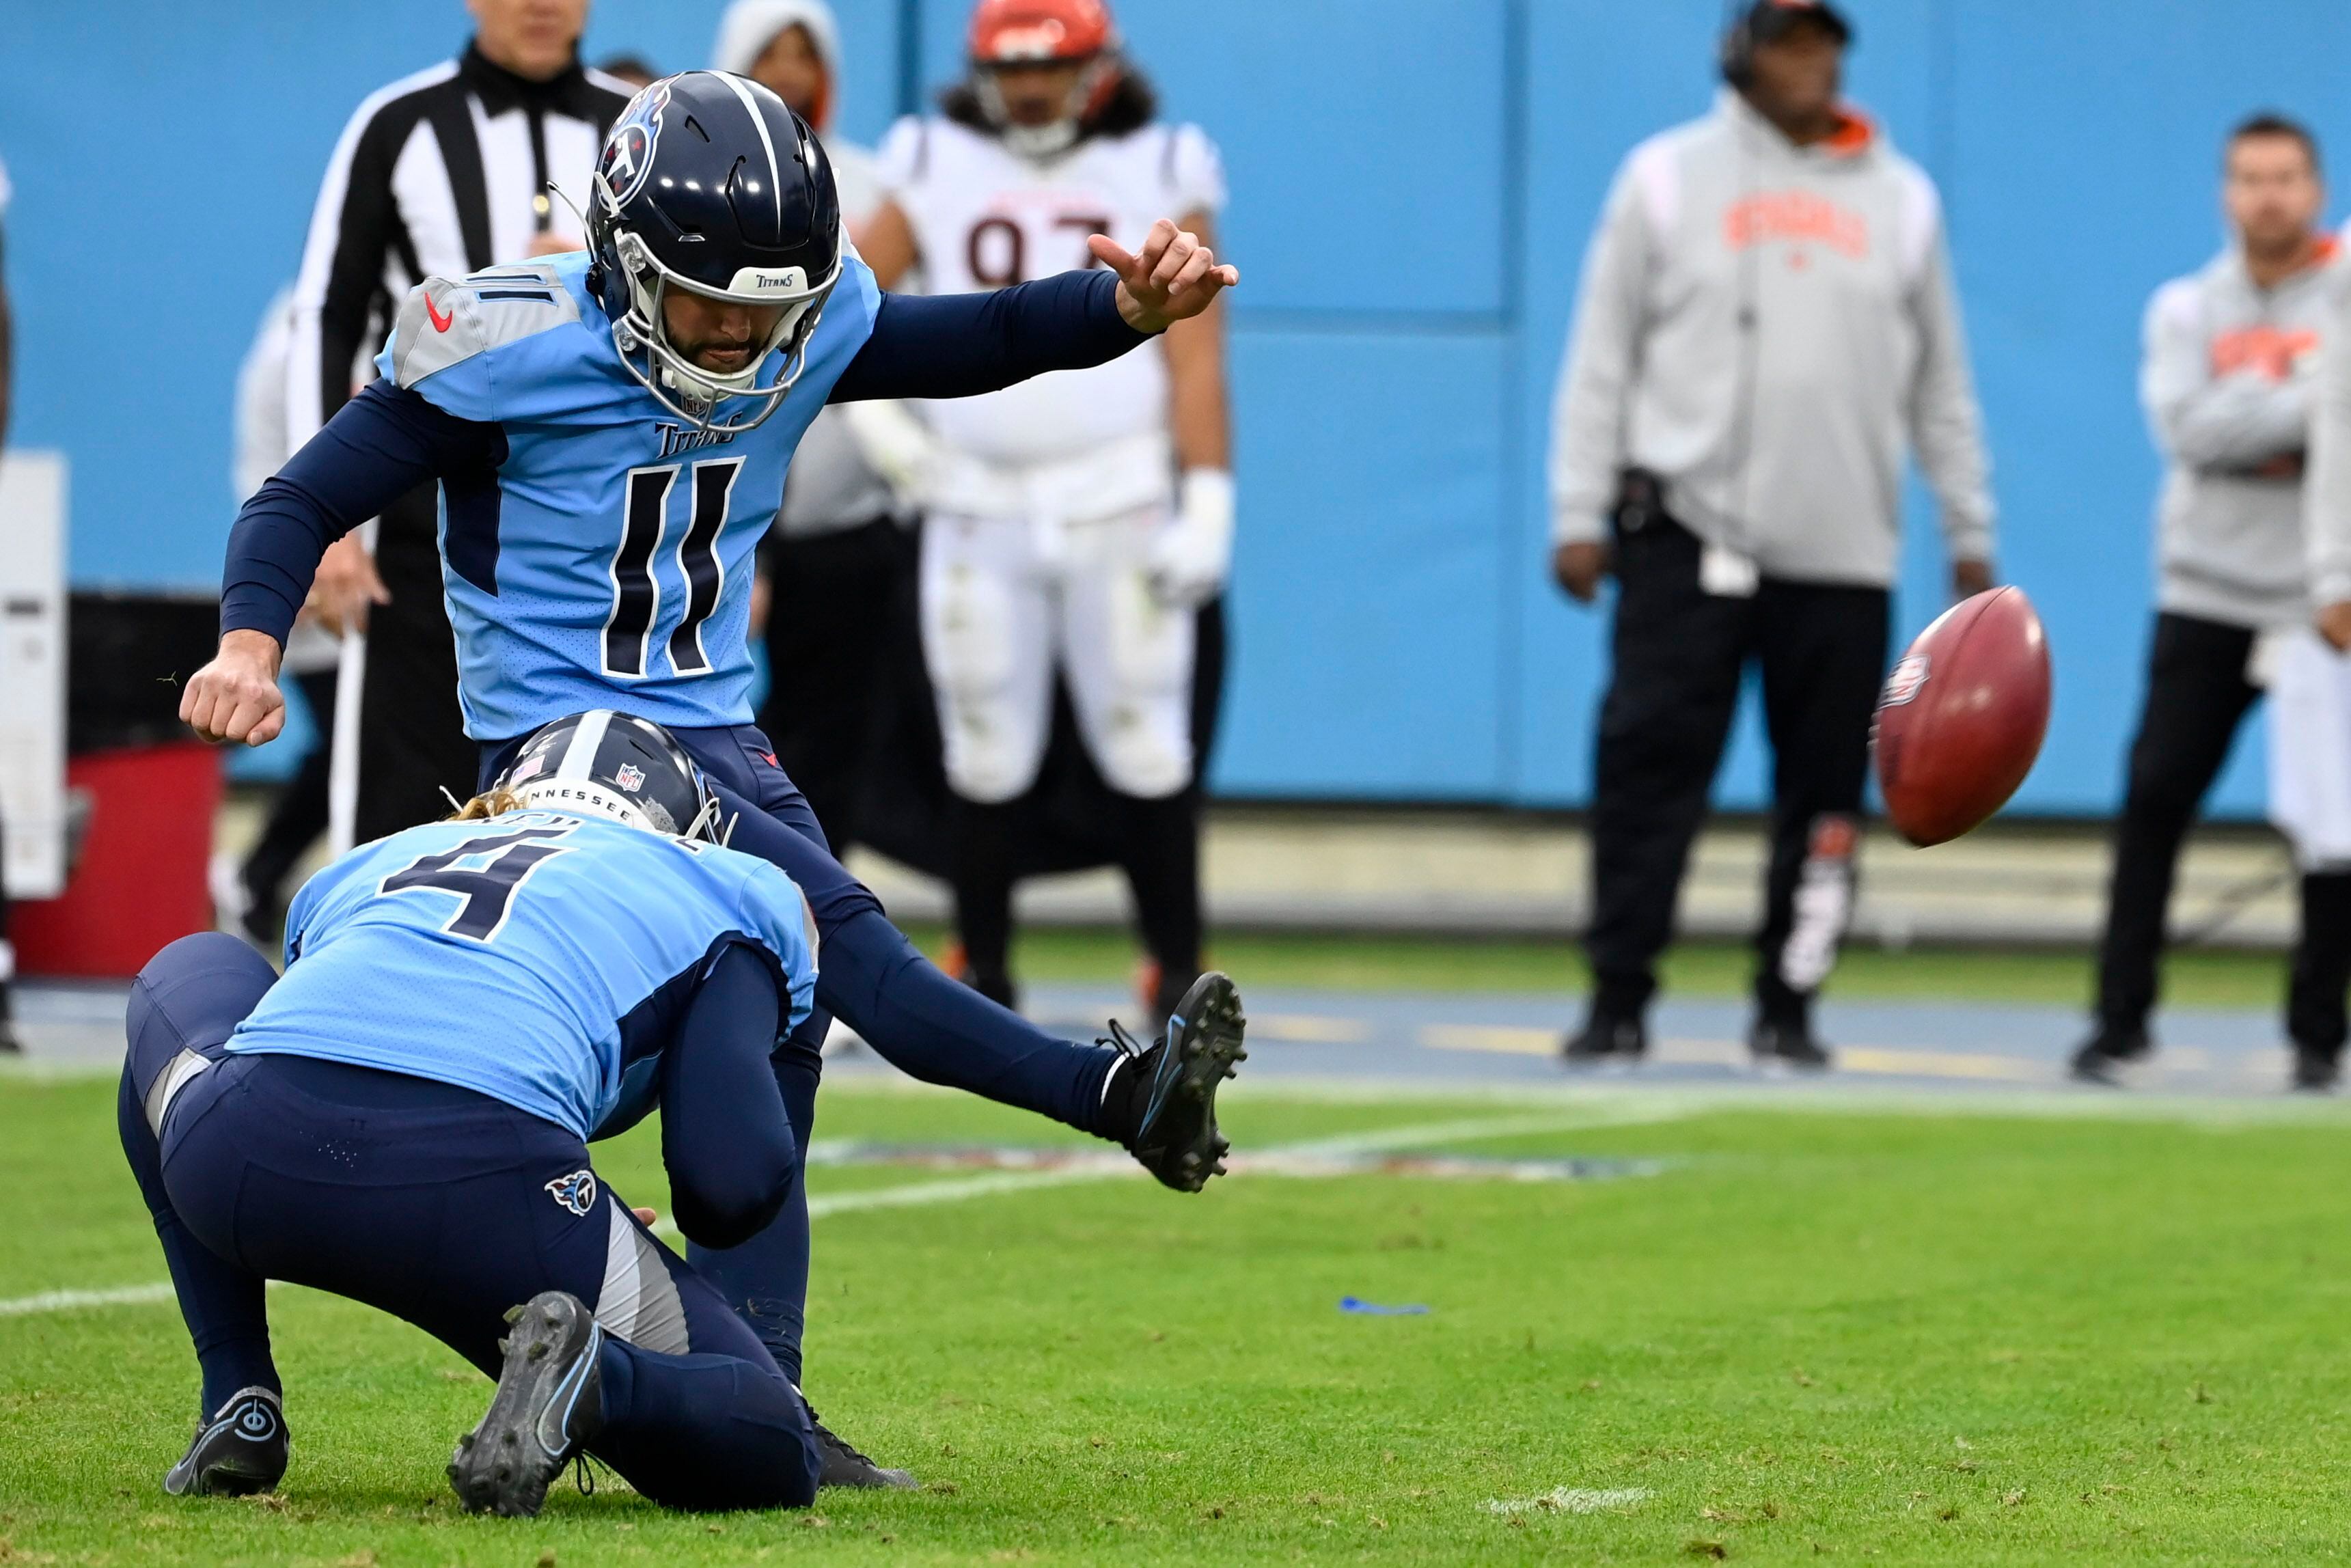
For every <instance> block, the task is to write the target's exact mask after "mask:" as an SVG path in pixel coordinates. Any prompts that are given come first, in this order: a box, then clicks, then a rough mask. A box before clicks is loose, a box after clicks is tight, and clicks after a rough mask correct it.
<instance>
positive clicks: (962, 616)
mask: <svg viewBox="0 0 2351 1568" xmlns="http://www.w3.org/2000/svg"><path fill="white" fill-rule="evenodd" d="M970 57H971V71H970V76H969V78H968V79H967V81H965V82H964V83H963V84H961V85H959V86H957V87H956V88H954V89H950V90H949V91H947V92H946V94H945V95H943V96H942V98H941V100H940V110H941V111H940V113H938V114H937V115H935V116H932V117H930V118H927V119H919V120H917V119H909V120H902V121H901V122H900V123H899V124H898V126H897V127H896V128H895V129H894V130H893V131H892V132H891V134H890V137H889V139H888V141H886V142H885V143H884V145H883V149H882V154H881V161H882V178H883V186H884V188H885V189H886V190H888V191H889V193H890V197H889V200H887V201H886V202H885V203H883V205H882V206H881V207H880V208H879V209H877V211H876V213H875V214H874V217H873V218H872V221H871V222H870V223H869V224H868V225H865V227H864V228H863V229H862V231H861V233H860V234H859V235H858V244H859V247H860V249H861V250H862V252H863V254H864V256H865V259H866V261H867V263H868V264H869V265H870V266H871V267H872V268H873V272H874V275H875V277H877V278H878V279H879V280H880V282H881V284H882V286H883V287H884V288H895V287H901V285H902V281H903V280H904V277H906V275H907V274H909V273H910V272H913V271H914V270H915V269H916V268H919V269H920V272H921V276H922V278H923V281H924V284H925V287H927V288H928V289H929V290H930V291H931V292H934V293H941V294H946V293H956V292H962V291H965V290H972V289H984V288H996V287H1003V286H1004V285H1007V284H1011V283H1017V282H1020V281H1023V280H1026V279H1029V278H1036V277H1045V276H1048V275H1050V274H1052V273H1056V272H1062V271H1067V270H1071V269H1073V268H1080V267H1088V266H1092V265H1098V264H1096V263H1094V261H1093V259H1092V256H1091V255H1090V253H1089V252H1088V250H1087V248H1086V236H1087V235H1092V234H1106V235H1110V236H1111V237H1112V238H1113V239H1114V240H1117V241H1118V242H1119V243H1121V244H1122V245H1127V246H1134V245H1137V244H1140V243H1141V241H1142V237H1143V235H1144V233H1145V232H1146V231H1147V230H1148V229H1149V228H1150V226H1151V224H1152V222H1153V220H1154V219H1155V217H1157V216H1158V215H1160V214H1165V213H1175V214H1181V216H1180V217H1179V218H1178V220H1177V221H1178V223H1179V224H1180V225H1182V226H1183V227H1184V228H1185V229H1186V230H1189V231H1191V232H1192V233H1195V234H1196V235H1199V236H1200V238H1201V240H1202V242H1203V243H1209V244H1212V243H1213V241H1212V239H1211V237H1210V236H1211V235H1212V234H1213V232H1214V222H1215V217H1216V214H1217V210H1218V209H1219V208H1221V207H1222V205H1223V204H1224V199H1225V188H1224V173H1223V170H1222V167H1221V165H1220V164H1219V162H1218V160H1217V150H1216V147H1215V145H1214V144H1213V143H1212V142H1210V141H1209V140H1208V138H1207V136H1206V135H1205V134H1203V133H1202V132H1201V131H1200V130H1199V128H1198V127H1196V126H1193V125H1171V124H1167V123H1165V122H1163V121H1161V120H1158V119H1157V117H1156V112H1155V104H1154V100H1153V97H1152V94H1151V91H1150V89H1149V88H1148V86H1147V85H1146V84H1145V83H1144V81H1143V79H1142V78H1141V77H1140V76H1139V75H1138V74H1137V73H1136V72H1135V71H1134V68H1132V67H1131V66H1129V65H1128V64H1127V63H1126V61H1125V60H1124V59H1123V57H1121V55H1120V53H1119V47H1118V37H1117V33H1116V30H1115V27H1114V26H1113V22H1112V20H1111V16H1110V13H1109V11H1108V10H1107V9H1106V8H1105V7H1104V6H1103V5H1102V0H981V3H980V5H978V7H977V10H975V11H974V13H973V15H972V20H971V29H970ZM1223 331H1224V328H1223V322H1222V311H1221V309H1211V310H1210V312H1209V313H1208V314H1207V315H1205V316H1202V317H1200V318H1198V319H1196V320H1190V321H1186V322H1182V323H1179V324H1178V325H1177V327H1176V328H1175V329H1174V330H1171V331H1170V332H1168V333H1167V334H1166V337H1165V340H1164V351H1159V350H1146V351H1144V352H1142V353H1136V354H1130V355H1128V356H1126V357H1125V358H1124V359H1123V360H1120V361H1114V362H1113V363H1111V364H1106V365H1102V366H1100V367H1097V368H1095V369H1093V370H1088V371H1061V372H1058V373H1055V374H1052V375H1047V376H1040V377H1039V378H1038V379H1037V380H1035V381H1033V382H1028V383H1026V384H1024V385H1021V386H1017V387H1012V388H1009V389H1008V390H1006V391H1004V392H991V393H989V394H987V395H986V396H984V397H976V398H967V399H963V400H961V401H958V402H935V403H926V404H918V405H915V413H916V414H917V416H918V417H919V418H920V419H921V420H922V421H923V423H924V424H925V427H926V429H927V431H928V433H929V436H930V438H931V441H930V444H929V446H928V449H927V451H926V452H925V454H924V455H923V456H922V458H921V460H920V462H919V469H920V475H919V477H918V478H917V479H916V480H915V481H914V488H915V489H916V491H917V493H918V495H919V498H920V499H921V500H922V502H923V503H924V505H925V508H926V513H927V517H926V520H925V527H924V532H923V559H922V598H923V617H922V620H923V645H924V655H925V662H926V664H928V666H929V670H930V675H931V680H932V684H933V685H934V687H935V690H936V692H937V700H938V710H939V727H940V730H941V737H942V739H943V741H944V744H945V750H946V772H947V780H948V783H949V784H950V786H951V787H952V788H953V790H954V793H955V795H956V802H957V810H958V813H959V818H960V820H959V821H957V822H956V832H955V834H954V841H955V844H956V849H955V852H954V854H955V861H954V864H953V867H952V880H953V881H954V883H955V890H956V917H957V923H958V925H959V926H960V927H961V936H962V940H963V944H964V952H965V959H966V963H967V975H968V977H969V978H970V979H971V981H972V983H973V984H975V985H977V987H978V988H980V989H981V990H983V991H985V992H987V993H988V994H989V995H990V996H992V997H994V998H996V999H998V1000H999V1001H1004V1002H1006V1003H1009V1002H1010V1000H1011V998H1012V980H1011V975H1010V971H1009V963H1008V951H1009V946H1010V936H1011V893H1012V881H1013V877H1014V874H1015V870H1016V862H1015V853H1014V839H1015V836H1016V834H1015V832H1014V821H1015V817H1014V803H1015V802H1018V801H1019V800H1020V799H1021V798H1022V797H1023V796H1024V795H1026V794H1027V793H1028V792H1029V790H1030V789H1031V787H1032V786H1033V785H1035V784H1036V782H1037V778H1038V770H1039V767H1040V763H1041V762H1042V760H1043V758H1044V756H1045V752H1046V744H1047V741H1048V739H1049V737H1050V731H1051V727H1052V715H1053V690H1054V674H1055V672H1056V670H1057V668H1058V670H1059V672H1060V674H1061V678H1062V681H1063V683H1064V684H1065V685H1066V686H1067V688H1068V690H1069V693H1070V696H1071V706H1073V707H1074V708H1075V710H1076V714H1077V718H1078V727H1079V730H1080V733H1081V737H1082V738H1083V740H1084V743H1085V747H1086V750H1087V753H1088V755H1089V756H1090V757H1091V758H1092V761H1093V763H1094V765H1095V767H1096V768H1097V769H1098V770H1099V771H1100V772H1101V774H1102V779H1103V780H1104V782H1106V783H1107V784H1108V785H1109V787H1110V789H1111V791H1112V793H1113V796H1114V797H1115V799H1116V807H1117V810H1116V815H1117V819H1118V822H1119V835H1120V839H1121V841H1122V850H1121V852H1120V855H1119V859H1120V862H1121V864H1122V866H1123V869H1124V871H1125V873H1126V875H1127V879H1128V881H1129V883H1130V884H1131V885H1132V886H1133V888H1134V898H1135V905H1136V911H1137V915H1138V920H1139V924H1140V925H1141V926H1142V933H1143V937H1144V945H1145V946H1146V947H1147V948H1148V949H1149V951H1150V955H1151V959H1152V964H1153V970H1152V973H1153V975H1154V978H1153V980H1152V981H1151V982H1149V983H1148V984H1147V990H1148V992H1149V993H1150V995H1149V999H1150V1001H1151V1003H1152V1005H1153V1006H1154V1007H1155V1009H1156V1013H1155V1017H1164V1016H1165V1013H1166V1011H1167V1009H1169V1008H1170V1007H1171V1006H1172V1005H1173V1001H1174V998H1177V997H1179V996H1181V995H1182V994H1183V991H1184V988H1186V986H1188V985H1189V984H1190V983H1191V981H1192V979H1193V977H1195V976H1196V974H1197V973H1198V971H1199V967H1200V925H1201V922H1200V897H1199V847H1198V838H1199V821H1198V817H1199V811H1198V795H1197V790H1196V774H1197V768H1196V758H1194V755H1193V741H1192V690H1193V679H1194V673H1195V653H1196V646H1195V644H1196V623H1197V617H1196V612H1197V611H1198V609H1199V607H1200V606H1201V605H1202V604H1204V603H1206V602H1207V601H1209V600H1211V599H1213V598H1215V597H1216V596H1217V594H1218V593H1219V592H1220V591H1222V589H1223V586H1224V580H1225V575H1226V570H1227V568H1228V565H1229V563H1230V560H1231V555H1232V533H1233V481H1232V475H1231V456H1230V450H1229V445H1230V437H1229V433H1228V418H1227V407H1226V392H1225V373H1224V341H1223Z"/></svg>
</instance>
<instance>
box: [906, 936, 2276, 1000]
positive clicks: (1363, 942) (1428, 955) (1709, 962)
mask: <svg viewBox="0 0 2351 1568" xmlns="http://www.w3.org/2000/svg"><path fill="white" fill-rule="evenodd" d="M908 930H909V931H910V932H912V933H913V934H914V936H915V939H916V940H917V941H918V942H920V943H921V944H922V946H923V948H924V950H925V952H928V953H932V954H934V955H935V954H937V953H939V952H941V951H942V950H944V949H945V948H946V945H947V941H946V932H945V931H944V930H943V929H941V928H938V927H935V926H921V925H910V926H909V927H908ZM1135 957H1136V955H1135V947H1134V941H1133V939H1132V938H1131V937H1130V936H1128V935H1127V934H1126V933H1124V932H1123V931H1115V930H1109V929H1104V928H1100V927H1050V926H1047V927H1031V928H1030V929H1029V930H1026V931H1023V932H1022V933H1021V934H1020V936H1019V945H1018V946H1017V948H1016V949H1015V955H1014V967H1015V969H1016V971H1017V973H1018V974H1019V977H1020V978H1022V979H1023V980H1028V981H1045V982H1061V983H1092V984H1116V985H1125V984H1127V983H1128V981H1129V980H1130V979H1131V977H1133V975H1134V966H1135ZM1208 958H1209V962H1210V963H1211V964H1214V965H1217V966H1218V967H1223V968H1226V969H1229V970H1230V971H1231V972H1232V973H1233V974H1235V975H1237V976H1243V977H1247V980H1248V982H1249V984H1250V985H1252V986H1278V987H1303V988H1330V989H1334V990H1355V991H1361V990H1374V991H1383V990H1406V991H1579V992H1580V991H1583V990H1584V989H1586V988H1588V986H1589V984H1590V979H1591V975H1590V971H1589V969H1587V968H1586V967H1585V965H1584V962H1583V953H1582V951H1581V950H1580V949H1578V948H1577V947H1575V946H1573V945H1572V944H1570V943H1567V942H1540V941H1533V940H1528V939H1523V938H1510V937H1501V938H1496V937H1485V936H1479V937H1458V938H1447V937H1441V936H1440V937H1428V936H1376V935H1364V934H1357V933H1349V934H1345V935H1318V934H1313V933H1307V932H1219V933H1217V936H1216V937H1215V940H1214V944H1213V950H1212V951H1211V952H1210V953H1209V955H1208ZM1753 977H1754V955H1753V952H1752V950H1751V949H1750V948H1749V947H1747V946H1743V945H1740V944H1736V943H1729V942H1685V943H1682V944H1679V945H1678V946H1676V947H1675V948H1674V949H1673V951H1672V952H1671V953H1669V954H1667V957H1666V963H1665V967H1664V981H1665V988H1666V990H1667V993H1668V994H1677V995H1682V996H1702V997H1739V996H1745V995H1746V994H1747V993H1748V991H1749V989H1750V987H1751V985H1752V983H1753ZM1829 991H1830V993H1831V994H1832V995H1834V996H1836V997H1841V998H1848V999H1855V1000H1858V999H1861V998H1952V999H1961V998H1984V997H1998V998H2001V1000H2003V1001H2009V1002H2043V1003H2049V1004H2053V1005H2055V1006H2061V1007H2081V1008H2084V1009H2086V1008H2087V1007H2088V1005H2089V999H2090V994H2091V958H2090V956H2089V955H2088V954H2087V953H2084V952H2080V951H2073V950H2067V949H2063V948H2038V949H2036V948H1981V947H1966V948H1959V947H1910V948H1905V949H1902V950H1899V951H1896V950H1894V949H1891V948H1885V947H1871V946H1861V945H1859V944H1855V945H1853V946H1848V947H1846V948H1845V950H1844V954H1843V955H1842V956H1840V957H1839V959H1838V961H1837V971H1836V977H1835V978H1834V979H1833V980H1831V981H1830V983H1829ZM2284 994H2285V959H2284V957H2283V955H2280V954H2276V953H2260V952H2249V951H2241V950H2238V949H2231V948H2197V947H2191V948H2181V949H2178V950H2175V951H2174V952H2172V953H2170V954H2168V955H2167V956H2166V957H2165V960H2164V998H2165V1000H2166V1001H2167V1002H2168V1003H2169V1004H2170V1005H2172V1006H2176V1007H2199V1008H2258V1009H2269V1008H2273V1007H2275V1006H2277V1005H2278V1002H2279V999H2280V998H2282V997H2283V995H2284Z"/></svg>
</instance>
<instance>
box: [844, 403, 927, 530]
mask: <svg viewBox="0 0 2351 1568" xmlns="http://www.w3.org/2000/svg"><path fill="white" fill-rule="evenodd" d="M841 412H842V413H845V414H847V415H848V418H849V434H851V435H852V436H853V437H854V438H855V439H856V442H857V446H858V450H859V451H861V452H862V453H863V454H864V455H865V461H866V462H867V463H868V464H869V465H872V469H873V472H875V473H876V474H879V475H881V476H882V482H883V484H885V485H887V486H890V493H891V494H892V495H893V496H894V497H897V498H898V502H899V504H900V505H901V506H904V507H907V508H909V509H910V510H917V511H918V510H920V509H921V508H922V507H923V505H924V503H925V502H926V501H928V500H929V499H930V490H931V483H932V481H933V479H934V478H935V476H937V473H938V463H939V438H938V437H937V436H935V435H933V434H931V427H930V426H929V425H927V424H925V423H923V422H922V421H921V420H919V419H916V418H915V417H914V413H913V411H912V410H910V409H908V408H907V406H906V405H905V404H904V403H903V402H895V401H894V400H885V401H882V402H850V403H843V404H841Z"/></svg>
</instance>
